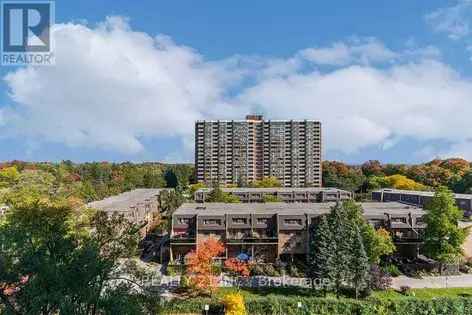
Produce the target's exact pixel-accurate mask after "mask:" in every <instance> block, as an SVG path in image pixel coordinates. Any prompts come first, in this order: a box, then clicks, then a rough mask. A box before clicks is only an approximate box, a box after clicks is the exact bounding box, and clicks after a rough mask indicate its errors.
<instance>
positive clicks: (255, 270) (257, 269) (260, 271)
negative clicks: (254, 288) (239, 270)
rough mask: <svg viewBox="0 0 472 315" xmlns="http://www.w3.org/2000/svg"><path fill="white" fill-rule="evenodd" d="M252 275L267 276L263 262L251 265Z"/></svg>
mask: <svg viewBox="0 0 472 315" xmlns="http://www.w3.org/2000/svg"><path fill="white" fill-rule="evenodd" d="M250 269H251V276H265V271H264V266H263V265H261V264H253V265H250Z"/></svg>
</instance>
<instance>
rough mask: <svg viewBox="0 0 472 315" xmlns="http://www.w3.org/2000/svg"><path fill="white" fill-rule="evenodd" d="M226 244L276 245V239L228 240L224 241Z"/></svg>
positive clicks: (248, 238)
mask: <svg viewBox="0 0 472 315" xmlns="http://www.w3.org/2000/svg"><path fill="white" fill-rule="evenodd" d="M226 243H228V244H234V243H238V244H239V243H245V244H254V243H278V238H277V237H270V238H255V237H244V238H228V239H227V240H226Z"/></svg>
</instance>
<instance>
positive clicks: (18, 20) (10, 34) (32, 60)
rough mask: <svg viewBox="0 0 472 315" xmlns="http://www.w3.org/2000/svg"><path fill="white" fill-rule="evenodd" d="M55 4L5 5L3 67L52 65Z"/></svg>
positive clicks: (23, 3) (11, 2)
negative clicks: (52, 31)
mask: <svg viewBox="0 0 472 315" xmlns="http://www.w3.org/2000/svg"><path fill="white" fill-rule="evenodd" d="M53 24H54V2H52V1H27V2H25V1H4V2H2V65H50V64H53V61H54V60H53V57H54V55H53V52H52V41H51V26H52V25H53Z"/></svg>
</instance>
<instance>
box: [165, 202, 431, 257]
mask: <svg viewBox="0 0 472 315" xmlns="http://www.w3.org/2000/svg"><path fill="white" fill-rule="evenodd" d="M334 205H335V203H333V202H324V203H239V204H228V203H186V204H183V205H182V206H181V207H180V208H179V209H177V210H176V212H175V213H174V214H173V216H172V232H171V239H170V259H171V261H172V262H174V263H184V257H185V255H186V254H187V253H189V252H190V251H191V250H192V249H195V248H196V247H197V246H198V243H199V242H200V241H202V240H205V239H206V238H209V237H213V238H216V239H218V240H220V241H222V242H223V243H224V244H225V248H226V251H225V254H224V256H222V257H219V258H220V259H226V258H229V257H236V256H237V255H239V254H240V253H246V254H247V255H249V256H250V257H251V258H252V259H254V260H256V261H261V262H274V261H275V260H276V259H277V258H280V259H282V260H287V261H289V260H290V259H292V258H294V257H300V258H306V256H307V254H308V251H309V231H310V227H312V226H314V227H315V228H316V223H317V219H318V218H319V217H320V216H321V215H323V214H326V213H328V212H329V211H330V209H331V207H333V206H334ZM361 206H362V209H363V214H364V217H365V218H366V219H367V220H368V221H369V222H370V223H371V224H372V225H373V226H374V227H376V228H380V227H383V228H385V229H387V230H388V231H390V232H391V233H392V235H393V236H394V241H395V242H396V243H397V247H399V250H401V251H404V252H405V254H408V253H409V254H411V255H415V254H416V250H417V245H418V243H419V242H420V240H421V234H422V231H423V230H424V228H425V225H424V222H423V215H424V211H423V210H422V209H421V208H419V207H417V206H413V205H405V204H402V203H398V202H387V203H380V202H368V203H362V204H361Z"/></svg>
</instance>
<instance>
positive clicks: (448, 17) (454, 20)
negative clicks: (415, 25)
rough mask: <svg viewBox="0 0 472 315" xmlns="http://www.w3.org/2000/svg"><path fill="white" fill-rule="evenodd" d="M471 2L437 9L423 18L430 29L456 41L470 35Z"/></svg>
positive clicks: (461, 2)
mask: <svg viewBox="0 0 472 315" xmlns="http://www.w3.org/2000/svg"><path fill="white" fill-rule="evenodd" d="M471 18H472V1H471V0H460V1H458V3H457V4H456V5H454V6H450V7H445V8H440V9H437V10H435V11H433V12H431V13H429V14H427V15H426V16H425V19H426V21H427V23H428V24H430V25H431V27H432V28H433V29H434V30H435V31H437V32H441V33H446V34H447V35H448V36H449V38H451V39H454V40H457V39H461V38H464V37H465V36H468V35H470V33H471V31H472V29H471Z"/></svg>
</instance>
